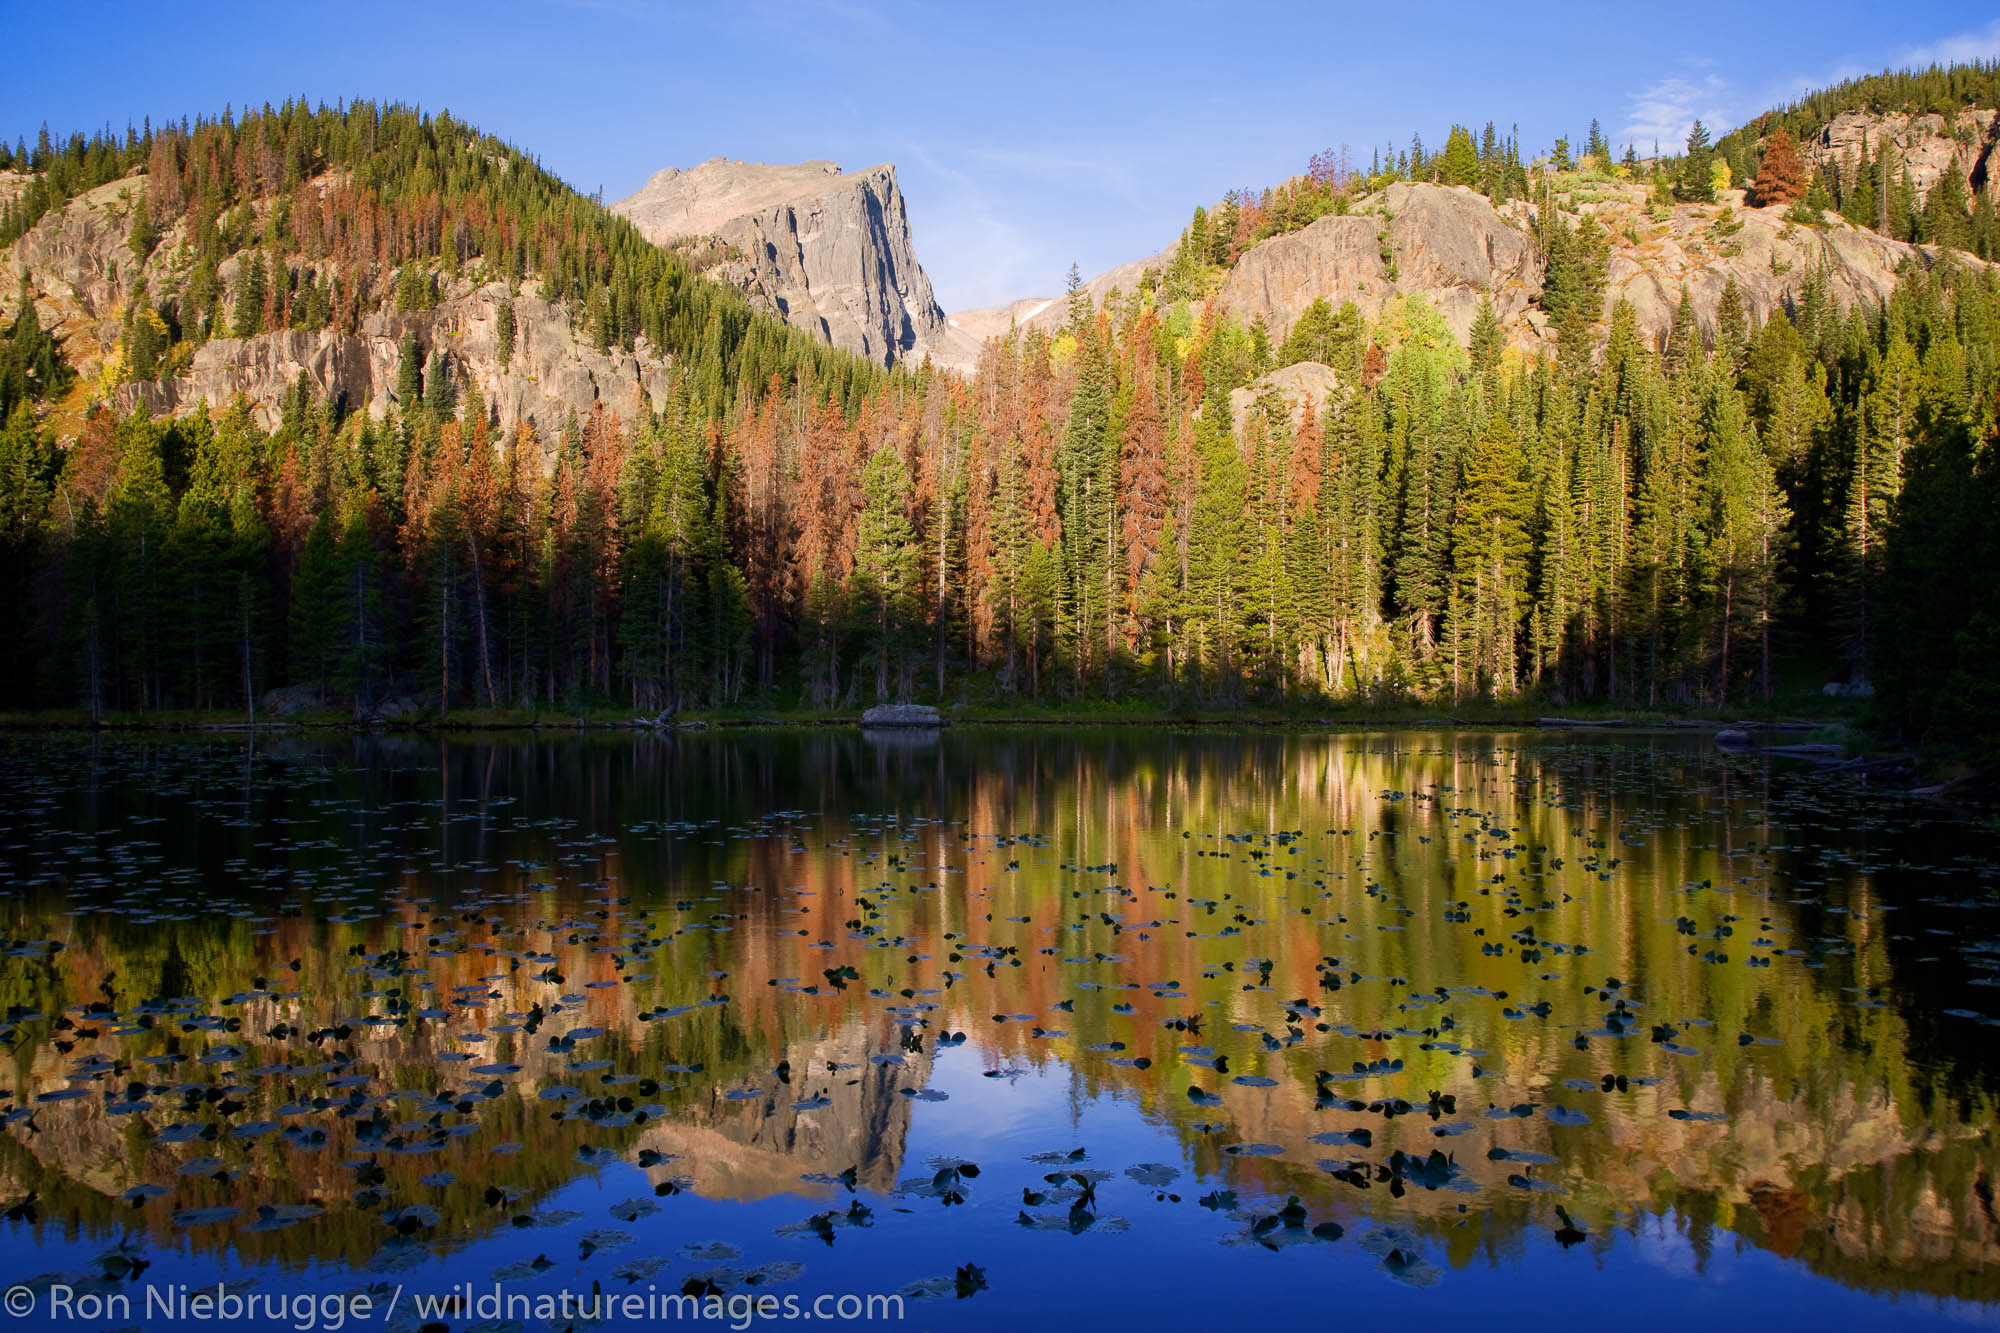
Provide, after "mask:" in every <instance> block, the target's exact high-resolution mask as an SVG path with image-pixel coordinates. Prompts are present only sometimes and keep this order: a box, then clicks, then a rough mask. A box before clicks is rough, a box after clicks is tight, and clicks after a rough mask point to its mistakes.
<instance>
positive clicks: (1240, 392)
mask: <svg viewBox="0 0 2000 1333" xmlns="http://www.w3.org/2000/svg"><path fill="white" fill-rule="evenodd" d="M1339 388H1340V377H1339V376H1338V375H1336V374H1335V373H1334V370H1333V367H1332V366H1324V365H1321V364H1320V363H1319V362H1317V361H1296V362H1294V363H1292V364H1291V365H1289V366H1281V367H1280V368H1278V369H1277V370H1274V371H1272V372H1270V373H1269V374H1268V375H1259V376H1258V377H1257V378H1256V379H1254V380H1251V381H1250V382H1249V383H1248V384H1246V385H1244V386H1243V387H1242V388H1240V389H1231V390H1230V391H1229V417H1230V420H1232V421H1234V422H1236V423H1237V425H1238V427H1239V428H1240V427H1241V425H1242V423H1243V418H1244V417H1245V415H1247V414H1248V413H1249V411H1250V409H1251V408H1252V407H1253V406H1254V405H1255V404H1256V403H1257V402H1259V401H1260V400H1261V399H1263V398H1264V397H1265V396H1266V395H1267V394H1273V395H1276V397H1277V399H1278V401H1279V402H1281V403H1283V404H1284V405H1285V407H1286V408H1287V409H1288V410H1289V411H1290V413H1291V418H1292V426H1293V428H1294V429H1297V427H1298V424H1299V422H1300V420H1301V419H1303V417H1304V416H1305V414H1306V413H1307V412H1317V411H1319V410H1320V409H1321V408H1323V407H1325V406H1326V400H1327V399H1328V398H1329V397H1331V396H1332V395H1333V394H1335V393H1337V392H1339Z"/></svg>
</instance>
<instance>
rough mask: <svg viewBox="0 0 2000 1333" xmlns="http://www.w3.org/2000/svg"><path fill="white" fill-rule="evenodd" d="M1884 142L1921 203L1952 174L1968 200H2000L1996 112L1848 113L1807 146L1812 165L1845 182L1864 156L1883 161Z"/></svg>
mask: <svg viewBox="0 0 2000 1333" xmlns="http://www.w3.org/2000/svg"><path fill="white" fill-rule="evenodd" d="M1885 143H1887V144H1890V145H1892V146H1893V147H1894V148H1895V150H1896V157H1897V160H1898V161H1900V162H1901V163H1902V164H1903V166H1905V167H1906V168H1908V170H1909V173H1910V185H1911V187H1912V188H1914V189H1915V190H1916V193H1917V201H1918V202H1919V203H1922V202H1923V201H1924V200H1925V199H1928V198H1929V197H1930V193H1931V189H1932V187H1933V186H1935V185H1936V184H1937V183H1938V181H1939V180H1940V179H1942V178H1943V176H1944V173H1945V172H1946V171H1947V170H1953V171H1957V172H1958V173H1959V175H1961V176H1963V177H1964V178H1965V181H1966V185H1967V190H1966V193H1967V194H1968V195H1970V194H1973V193H1975V192H1977V191H1979V190H1984V191H1986V193H1987V194H1988V195H1989V196H1991V197H1992V198H1994V199H1996V200H2000V179H1996V178H2000V170H1996V168H2000V115H1996V113H1995V112H1993V111H1989V110H1981V109H1978V108H1971V107H1968V108H1966V109H1964V110H1961V111H1957V112H1953V113H1952V114H1950V115H1948V116H1947V115H1937V114H1929V115H1919V116H1912V115H1909V114H1906V113H1900V112H1899V113H1895V114H1888V115H1878V114H1876V113H1874V112H1870V111H1843V112H1841V113H1840V114H1839V115H1837V116H1835V117H1834V118H1833V119H1832V120H1830V121H1828V122H1827V124H1826V127H1825V128H1824V129H1822V130H1821V131H1820V132H1819V133H1818V134H1816V135H1814V136H1813V137H1812V138H1811V139H1809V140H1807V141H1806V143H1805V144H1804V145H1802V147H1803V149H1804V152H1805V156H1806V160H1807V162H1809V163H1810V164H1811V165H1812V166H1814V167H1819V166H1832V167H1836V168H1838V169H1839V170H1840V172H1841V174H1842V177H1843V179H1852V177H1853V174H1854V172H1855V171H1856V170H1857V169H1858V168H1859V166H1860V163H1861V159H1862V157H1863V156H1864V154H1865V155H1866V156H1867V157H1868V158H1869V159H1870V160H1871V161H1873V160H1878V159H1880V158H1881V156H1882V146H1883V144H1885Z"/></svg>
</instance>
